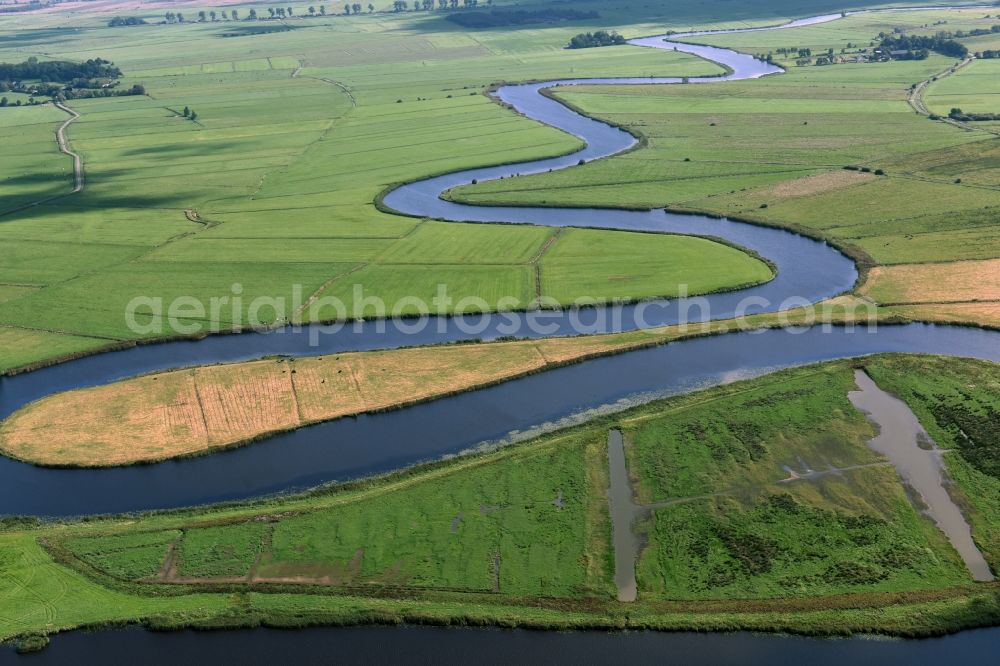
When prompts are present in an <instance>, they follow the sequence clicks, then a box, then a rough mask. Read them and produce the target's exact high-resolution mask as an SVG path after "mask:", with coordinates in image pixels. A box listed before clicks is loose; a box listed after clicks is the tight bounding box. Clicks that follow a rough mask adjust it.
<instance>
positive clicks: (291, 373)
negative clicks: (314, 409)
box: [288, 363, 305, 426]
mask: <svg viewBox="0 0 1000 666" xmlns="http://www.w3.org/2000/svg"><path fill="white" fill-rule="evenodd" d="M292 365H294V363H289V369H288V385H289V386H290V387H291V389H292V400H293V401H294V402H295V415H296V417H298V419H299V425H300V426H301V425H302V424H303V423H305V418H303V416H302V405H301V404H300V403H299V392H298V389H296V388H295V368H294V367H291V366H292Z"/></svg>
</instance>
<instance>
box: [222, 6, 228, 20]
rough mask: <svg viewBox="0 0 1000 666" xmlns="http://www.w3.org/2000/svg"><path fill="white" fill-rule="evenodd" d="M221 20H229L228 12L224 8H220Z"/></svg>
mask: <svg viewBox="0 0 1000 666" xmlns="http://www.w3.org/2000/svg"><path fill="white" fill-rule="evenodd" d="M222 20H223V21H228V20H229V12H227V11H226V10H225V9H223V10H222Z"/></svg>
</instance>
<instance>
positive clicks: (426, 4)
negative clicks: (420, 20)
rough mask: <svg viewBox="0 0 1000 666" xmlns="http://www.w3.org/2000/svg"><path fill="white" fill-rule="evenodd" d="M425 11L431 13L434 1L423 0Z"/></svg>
mask: <svg viewBox="0 0 1000 666" xmlns="http://www.w3.org/2000/svg"><path fill="white" fill-rule="evenodd" d="M422 4H423V5H424V11H428V12H429V11H430V10H432V9H434V0H423V3H422Z"/></svg>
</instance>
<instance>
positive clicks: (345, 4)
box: [344, 3, 351, 14]
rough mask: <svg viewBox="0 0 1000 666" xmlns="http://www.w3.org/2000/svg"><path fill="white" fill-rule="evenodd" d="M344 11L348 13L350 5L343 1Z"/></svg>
mask: <svg viewBox="0 0 1000 666" xmlns="http://www.w3.org/2000/svg"><path fill="white" fill-rule="evenodd" d="M344 13H345V14H350V13H351V6H350V5H349V4H347V3H344Z"/></svg>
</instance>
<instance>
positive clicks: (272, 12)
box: [267, 7, 274, 18]
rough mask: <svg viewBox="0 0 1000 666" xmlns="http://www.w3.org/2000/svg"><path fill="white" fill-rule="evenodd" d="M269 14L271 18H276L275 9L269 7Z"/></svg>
mask: <svg viewBox="0 0 1000 666" xmlns="http://www.w3.org/2000/svg"><path fill="white" fill-rule="evenodd" d="M267 13H268V14H270V15H271V18H274V7H268V8H267Z"/></svg>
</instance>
